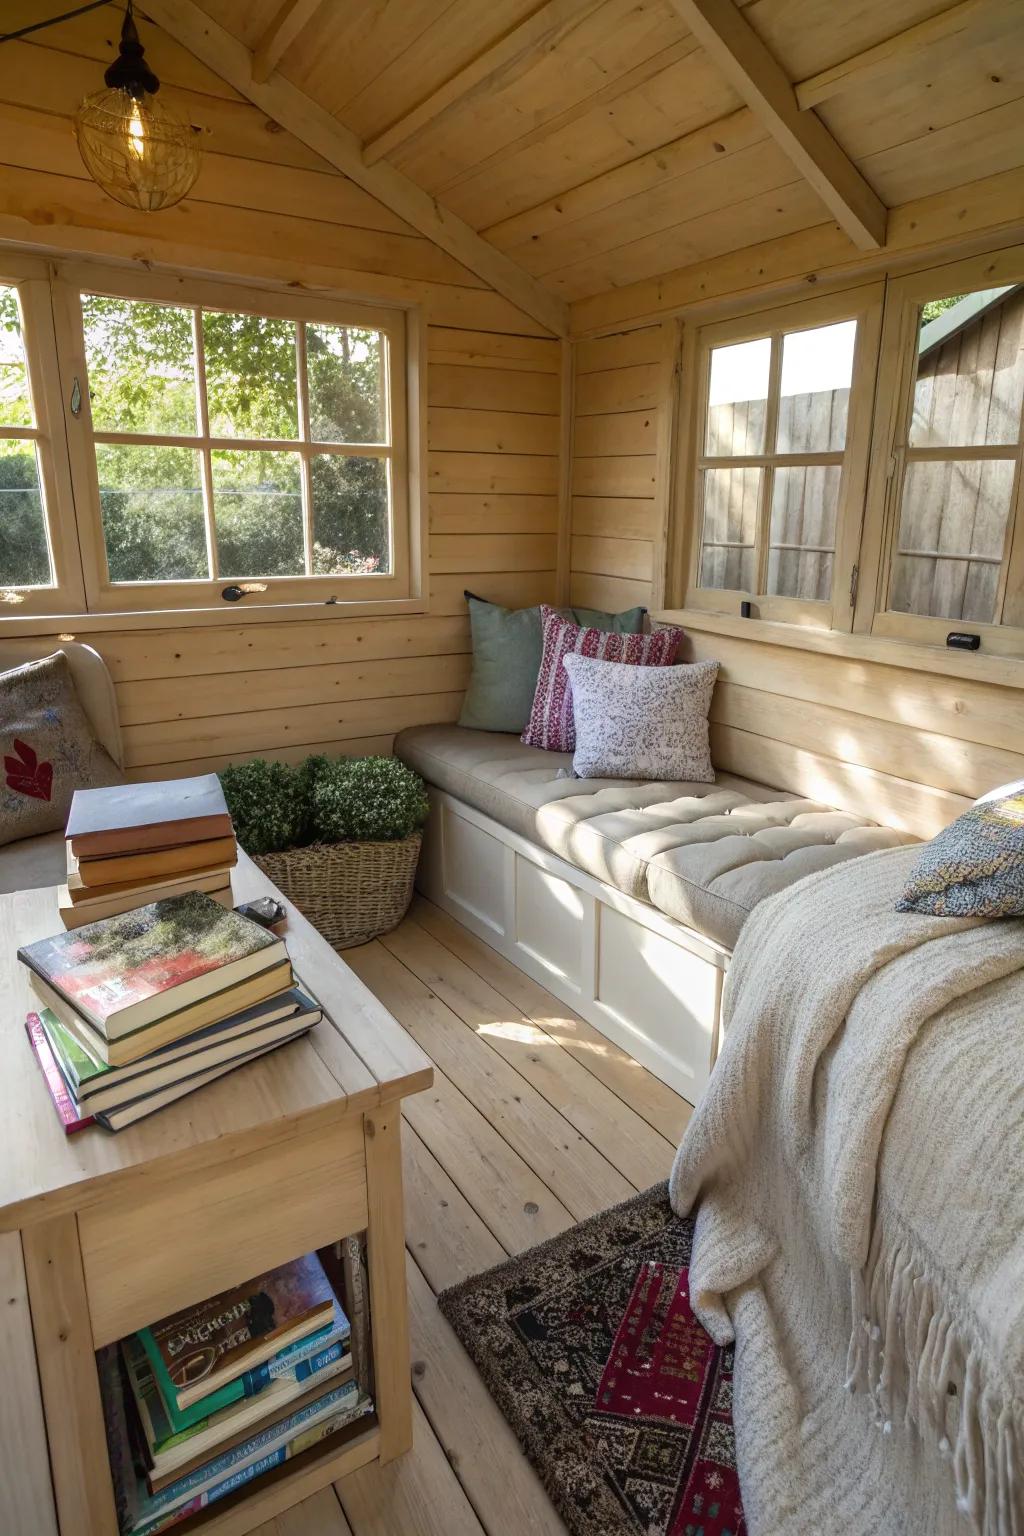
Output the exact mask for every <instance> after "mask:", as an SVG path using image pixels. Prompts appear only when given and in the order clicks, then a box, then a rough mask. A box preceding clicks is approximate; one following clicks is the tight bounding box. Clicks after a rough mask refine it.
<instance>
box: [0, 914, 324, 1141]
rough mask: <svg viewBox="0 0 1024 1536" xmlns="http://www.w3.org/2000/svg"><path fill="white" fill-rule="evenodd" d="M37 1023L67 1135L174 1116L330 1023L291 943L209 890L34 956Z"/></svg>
mask: <svg viewBox="0 0 1024 1536" xmlns="http://www.w3.org/2000/svg"><path fill="white" fill-rule="evenodd" d="M18 959H19V960H21V962H22V963H23V964H24V965H25V966H26V967H27V968H28V971H29V980H30V983H31V985H32V988H33V990H34V992H35V994H36V997H37V998H38V1001H39V1004H40V1006H39V1008H38V1009H37V1011H36V1012H34V1013H32V1014H30V1015H29V1016H28V1019H27V1020H26V1029H27V1031H28V1036H29V1041H30V1043H31V1045H32V1047H33V1049H34V1050H35V1052H36V1055H37V1057H38V1059H39V1062H40V1065H41V1067H42V1069H43V1073H44V1076H45V1078H46V1081H47V1085H48V1087H49V1088H50V1093H51V1097H52V1098H53V1100H54V1105H55V1107H56V1109H57V1113H58V1116H59V1117H60V1120H61V1123H62V1124H63V1126H64V1129H65V1131H67V1132H70V1131H73V1130H79V1129H81V1128H82V1126H83V1125H88V1124H90V1123H91V1122H92V1121H93V1120H96V1121H98V1122H99V1124H100V1125H102V1126H104V1127H105V1128H106V1129H107V1130H111V1131H116V1130H121V1129H122V1128H123V1127H124V1126H126V1125H132V1124H133V1123H134V1122H135V1121H137V1120H141V1119H143V1118H144V1117H145V1116H146V1115H149V1114H152V1113H153V1111H154V1110H157V1109H162V1108H163V1107H164V1105H165V1104H170V1103H173V1102H174V1101H175V1100H176V1099H180V1098H183V1097H184V1095H185V1094H188V1093H192V1092H193V1091H194V1090H195V1089H196V1088H201V1087H202V1086H203V1085H204V1084H205V1083H209V1082H212V1081H214V1079H216V1078H218V1077H223V1076H224V1074H225V1073H227V1072H231V1071H233V1070H234V1069H235V1068H236V1067H239V1066H241V1065H243V1064H244V1063H245V1062H248V1061H253V1060H255V1059H256V1058H257V1057H258V1056H263V1055H265V1054H266V1052H267V1051H271V1050H274V1049H275V1048H276V1047H277V1046H279V1045H284V1044H286V1043H287V1042H288V1041H290V1040H295V1039H297V1038H298V1037H299V1036H300V1035H303V1034H305V1033H306V1032H307V1031H308V1030H309V1029H311V1028H312V1026H313V1025H314V1024H316V1023H318V1022H319V1021H320V1018H321V1017H322V1014H321V1010H320V1007H319V1005H318V1004H317V1003H316V1002H315V1000H314V999H313V998H312V997H310V996H309V994H308V993H306V992H305V991H304V990H303V989H302V988H301V987H300V986H297V985H296V982H295V977H294V975H293V973H292V968H291V963H290V961H289V959H288V952H287V950H286V948H285V945H284V941H283V939H281V938H279V937H278V936H277V935H276V934H274V933H271V932H269V931H268V930H267V929H266V928H264V927H262V926H261V925H260V924H259V923H256V922H253V921H252V920H251V919H250V918H247V917H243V916H242V915H241V913H239V912H234V911H230V910H227V911H226V910H225V909H224V907H222V906H220V905H219V904H218V903H217V902H216V901H215V900H213V899H212V897H210V896H208V895H206V894H205V893H203V892H201V891H189V892H187V893H186V894H185V895H183V896H171V897H168V898H167V899H165V900H162V901H157V902H151V903H150V904H148V905H147V906H143V907H138V908H136V909H135V910H134V911H131V912H123V913H121V914H120V915H119V916H117V917H108V918H104V919H102V920H101V921H100V922H97V923H91V924H88V925H87V926H85V927H84V928H78V929H76V930H75V931H74V932H72V933H59V934H56V935H55V936H54V937H53V938H49V939H41V940H39V941H38V942H37V943H35V944H28V945H25V946H24V947H23V948H22V949H19V951H18Z"/></svg>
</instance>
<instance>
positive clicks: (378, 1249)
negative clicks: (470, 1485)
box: [363, 1100, 412, 1462]
mask: <svg viewBox="0 0 1024 1536" xmlns="http://www.w3.org/2000/svg"><path fill="white" fill-rule="evenodd" d="M401 1123H402V1121H401V1105H400V1103H399V1101H397V1100H396V1101H395V1102H394V1103H393V1104H388V1105H385V1106H384V1107H383V1108H381V1109H380V1110H375V1111H374V1112H373V1113H372V1114H368V1115H365V1116H364V1117H363V1136H364V1138H365V1144H366V1201H367V1208H368V1212H369V1216H368V1221H369V1225H368V1228H367V1263H368V1266H369V1271H370V1322H371V1327H372V1330H373V1373H374V1390H375V1393H376V1407H377V1416H378V1418H379V1420H380V1459H381V1461H382V1462H386V1461H392V1460H393V1459H394V1458H395V1457H396V1456H401V1454H402V1453H403V1451H407V1450H409V1448H410V1447H411V1445H412V1383H411V1377H410V1374H409V1305H408V1296H407V1293H406V1282H405V1216H404V1210H403V1205H402V1148H401V1140H400V1136H401Z"/></svg>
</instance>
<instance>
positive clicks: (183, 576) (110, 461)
mask: <svg viewBox="0 0 1024 1536" xmlns="http://www.w3.org/2000/svg"><path fill="white" fill-rule="evenodd" d="M96 468H97V471H98V474H99V483H100V510H101V512H102V516H103V537H104V540H105V542H106V547H107V565H108V567H109V569H110V579H111V581H114V582H121V581H195V580H197V579H200V578H202V577H206V576H209V574H210V571H209V565H208V563H207V558H206V524H205V520H204V518H203V492H202V479H201V476H200V470H199V454H198V453H197V452H196V451H195V450H194V449H192V448H160V447H156V448H154V447H149V446H146V447H141V446H140V447H138V448H130V447H112V446H110V445H108V444H103V443H100V444H98V445H97V448H96Z"/></svg>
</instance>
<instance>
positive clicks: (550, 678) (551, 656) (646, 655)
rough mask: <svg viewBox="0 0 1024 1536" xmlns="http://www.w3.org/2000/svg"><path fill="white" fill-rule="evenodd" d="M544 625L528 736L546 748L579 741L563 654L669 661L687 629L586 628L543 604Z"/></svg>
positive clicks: (639, 662)
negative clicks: (631, 631) (622, 631)
mask: <svg viewBox="0 0 1024 1536" xmlns="http://www.w3.org/2000/svg"><path fill="white" fill-rule="evenodd" d="M540 614H541V620H542V622H543V626H544V632H543V642H542V649H541V660H540V673H539V675H538V677H537V691H536V692H535V694H534V696H533V708H532V710H531V711H530V719H529V721H528V723H527V726H526V730H525V731H524V732H523V734H522V737H521V738H520V739H521V740H522V741H524V742H525V743H526V745H527V746H528V747H543V748H544V750H545V752H571V751H572V750H573V749H574V747H575V746H576V728H575V724H574V721H573V714H572V688H571V687H570V686H569V674H568V673H567V672H566V670H565V668H564V667H563V665H562V657H563V656H566V655H568V654H569V653H572V652H575V653H576V654H578V655H580V656H594V657H596V658H597V659H598V660H599V661H621V662H623V663H624V664H625V665H626V666H630V667H669V666H671V665H672V663H673V662H674V661H675V659H676V652H677V651H678V650H679V646H680V644H681V643H682V638H683V631H682V630H681V629H658V630H655V632H654V634H652V635H613V634H609V633H608V632H607V631H606V630H603V629H581V628H580V626H579V625H578V624H574V623H573V622H572V620H571V619H563V618H562V617H561V615H560V614H559V613H558V612H557V611H556V610H555V609H554V608H549V607H548V606H547V605H546V604H544V605H542V607H541V610H540Z"/></svg>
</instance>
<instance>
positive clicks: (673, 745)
mask: <svg viewBox="0 0 1024 1536" xmlns="http://www.w3.org/2000/svg"><path fill="white" fill-rule="evenodd" d="M564 665H565V671H566V673H567V674H568V677H569V681H570V683H571V684H572V699H573V709H574V711H575V718H576V754H575V756H574V757H573V760H572V766H573V771H574V772H575V774H576V776H577V777H578V778H581V779H655V780H659V779H667V780H669V781H673V780H680V781H682V782H689V783H693V784H713V783H714V781H715V770H714V768H713V767H712V764H711V748H710V745H709V742H708V710H709V709H710V708H711V694H712V692H713V690H714V686H715V678H716V677H717V676H718V662H717V661H698V662H695V663H694V664H693V665H692V666H680V667H665V668H658V667H619V666H609V664H608V663H607V662H604V661H595V660H593V659H592V658H590V657H587V656H566V658H565V663H564Z"/></svg>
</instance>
